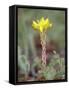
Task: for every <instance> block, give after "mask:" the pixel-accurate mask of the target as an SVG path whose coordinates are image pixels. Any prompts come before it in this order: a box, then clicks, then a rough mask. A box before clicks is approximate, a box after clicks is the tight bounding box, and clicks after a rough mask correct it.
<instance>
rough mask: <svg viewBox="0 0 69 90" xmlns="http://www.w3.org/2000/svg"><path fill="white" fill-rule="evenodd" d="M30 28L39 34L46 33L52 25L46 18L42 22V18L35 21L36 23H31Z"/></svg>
mask: <svg viewBox="0 0 69 90" xmlns="http://www.w3.org/2000/svg"><path fill="white" fill-rule="evenodd" d="M32 27H33V28H34V29H35V30H39V31H40V32H43V31H46V30H47V29H48V28H50V27H52V23H50V21H49V19H48V18H46V19H45V20H44V17H42V18H41V19H40V21H39V20H37V21H36V22H35V21H33V23H32Z"/></svg>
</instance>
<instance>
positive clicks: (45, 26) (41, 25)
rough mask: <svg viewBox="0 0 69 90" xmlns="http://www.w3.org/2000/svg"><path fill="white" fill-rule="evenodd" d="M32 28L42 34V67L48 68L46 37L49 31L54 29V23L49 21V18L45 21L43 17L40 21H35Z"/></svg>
mask: <svg viewBox="0 0 69 90" xmlns="http://www.w3.org/2000/svg"><path fill="white" fill-rule="evenodd" d="M32 27H33V29H34V30H36V31H38V32H39V34H40V40H41V45H42V65H43V66H46V64H47V61H46V58H47V57H46V35H47V31H48V30H50V28H51V27H52V23H51V22H50V21H49V19H48V18H46V19H44V17H42V18H41V19H40V20H36V21H33V23H32Z"/></svg>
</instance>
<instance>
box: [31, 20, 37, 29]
mask: <svg viewBox="0 0 69 90" xmlns="http://www.w3.org/2000/svg"><path fill="white" fill-rule="evenodd" d="M32 27H33V28H34V29H37V28H38V24H37V23H36V22H35V21H33V24H32Z"/></svg>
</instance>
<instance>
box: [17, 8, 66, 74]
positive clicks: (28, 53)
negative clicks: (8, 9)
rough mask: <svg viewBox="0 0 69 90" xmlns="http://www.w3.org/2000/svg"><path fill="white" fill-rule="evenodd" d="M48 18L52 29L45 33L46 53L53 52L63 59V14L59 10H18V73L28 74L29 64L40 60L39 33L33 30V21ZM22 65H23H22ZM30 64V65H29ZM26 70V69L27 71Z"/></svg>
mask: <svg viewBox="0 0 69 90" xmlns="http://www.w3.org/2000/svg"><path fill="white" fill-rule="evenodd" d="M41 17H44V18H49V20H50V21H51V22H52V24H53V27H52V28H51V29H50V30H49V31H48V32H47V41H46V42H47V53H50V52H53V50H55V51H56V52H57V53H58V54H59V55H60V56H62V57H63V58H64V55H65V54H64V53H65V12H64V11H59V10H43V9H25V8H19V9H18V61H19V63H18V64H19V73H26V74H27V73H29V71H30V69H31V67H32V66H31V64H32V63H33V61H34V60H35V59H36V58H41V45H40V37H39V32H37V31H35V30H33V28H32V22H33V20H35V21H36V20H40V18H41ZM23 63H24V65H23ZM29 63H30V64H29ZM27 68H28V69H27Z"/></svg>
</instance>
